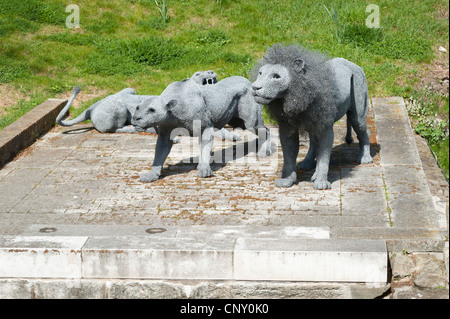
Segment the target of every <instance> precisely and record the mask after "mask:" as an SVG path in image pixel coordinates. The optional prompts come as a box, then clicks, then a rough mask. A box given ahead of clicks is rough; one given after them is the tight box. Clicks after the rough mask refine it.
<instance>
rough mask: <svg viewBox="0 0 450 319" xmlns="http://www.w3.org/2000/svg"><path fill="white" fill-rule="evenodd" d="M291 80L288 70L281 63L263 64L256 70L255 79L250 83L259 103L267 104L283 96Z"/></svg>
mask: <svg viewBox="0 0 450 319" xmlns="http://www.w3.org/2000/svg"><path fill="white" fill-rule="evenodd" d="M290 82H291V77H290V75H289V70H288V69H287V68H286V67H285V66H283V65H281V64H265V65H263V66H262V67H261V68H260V69H259V72H258V77H257V78H256V81H255V82H253V83H252V88H253V96H254V97H255V101H256V102H257V103H260V104H269V103H270V102H272V101H273V100H275V99H278V98H281V97H283V96H284V95H285V94H286V92H287V90H288V88H289V84H290Z"/></svg>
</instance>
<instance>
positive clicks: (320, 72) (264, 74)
mask: <svg viewBox="0 0 450 319" xmlns="http://www.w3.org/2000/svg"><path fill="white" fill-rule="evenodd" d="M256 72H257V74H255V75H254V77H256V81H254V82H253V84H252V87H253V94H254V98H255V101H256V102H258V103H260V104H266V105H267V106H268V111H269V112H270V113H271V114H272V115H273V116H274V117H275V118H276V119H277V121H278V123H279V134H280V142H281V147H282V151H283V158H284V159H283V170H282V176H281V177H282V178H280V179H277V180H276V181H275V184H276V185H277V186H279V187H290V186H292V184H293V183H294V182H295V181H296V179H297V173H296V159H297V156H298V152H299V130H306V131H307V132H308V134H309V139H310V147H309V149H308V153H307V155H306V157H305V159H304V160H303V161H302V162H300V163H299V164H298V168H299V169H303V170H310V169H312V168H313V167H314V160H315V159H316V157H317V165H316V171H315V172H314V175H313V176H312V179H311V180H312V181H313V182H314V188H315V189H328V188H331V184H330V182H329V181H328V180H327V176H328V167H329V162H330V155H331V149H332V146H333V141H334V132H333V125H334V123H335V122H336V121H337V120H339V119H340V118H341V117H343V116H344V115H345V114H347V135H346V141H347V143H351V142H352V137H351V129H352V127H353V129H354V130H355V132H356V134H357V137H358V141H359V145H360V148H361V153H360V156H359V162H360V163H371V162H372V157H371V155H370V142H369V137H368V134H367V129H366V128H367V122H366V116H367V109H368V106H369V94H368V89H367V83H366V77H365V74H364V71H363V70H362V69H361V67H359V66H357V65H356V64H354V63H352V62H349V61H347V60H345V59H342V58H334V59H331V60H328V59H327V58H326V57H325V56H324V55H322V54H319V53H316V52H312V51H308V50H306V49H304V48H302V47H299V46H282V45H274V46H273V47H272V48H269V49H268V50H267V52H266V54H265V55H264V56H263V59H262V61H260V63H259V64H258V65H257V66H256V67H255V70H254V73H256Z"/></svg>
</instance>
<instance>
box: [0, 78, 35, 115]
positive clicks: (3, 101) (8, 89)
mask: <svg viewBox="0 0 450 319" xmlns="http://www.w3.org/2000/svg"><path fill="white" fill-rule="evenodd" d="M29 99H30V98H29V97H28V96H26V95H25V94H23V93H22V92H20V91H18V90H16V89H15V88H14V87H13V86H11V85H8V84H0V117H2V116H3V115H4V114H5V113H6V108H8V107H11V106H14V105H16V104H17V102H18V101H20V100H29Z"/></svg>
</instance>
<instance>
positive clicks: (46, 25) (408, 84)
mask: <svg viewBox="0 0 450 319" xmlns="http://www.w3.org/2000/svg"><path fill="white" fill-rule="evenodd" d="M160 2H161V1H160ZM166 3H168V11H167V15H168V18H167V21H164V20H163V18H162V15H161V14H160V11H159V9H158V8H157V6H156V5H155V2H154V1H153V0H80V1H78V2H77V4H78V5H79V8H80V28H79V29H68V28H67V27H66V26H65V19H66V17H67V16H68V15H69V13H66V12H65V8H66V5H67V4H68V2H67V1H63V0H1V1H0V85H1V84H2V83H7V84H8V85H9V86H11V87H12V88H13V89H15V90H20V91H21V92H24V93H26V94H27V95H28V96H32V97H33V100H36V101H38V100H39V101H42V100H45V99H47V98H51V97H55V95H57V94H60V93H63V92H68V91H70V90H71V89H72V88H73V87H74V86H75V85H81V86H82V88H96V89H102V90H103V91H105V92H108V93H106V94H110V93H113V92H117V91H119V90H121V89H123V88H125V87H133V88H135V89H136V90H137V93H138V94H160V93H161V92H162V90H163V89H164V88H165V87H166V86H167V85H168V84H169V83H171V82H173V81H175V80H180V79H183V78H186V77H189V76H191V75H192V74H193V73H194V72H195V71H197V70H208V69H212V70H215V71H216V73H217V74H218V76H219V78H224V77H227V76H232V75H242V76H248V75H249V71H250V70H251V68H252V66H253V65H254V64H255V63H256V61H257V60H258V59H260V58H261V57H262V55H263V54H264V52H265V50H266V49H267V47H268V46H271V45H272V44H274V43H279V42H281V43H286V44H302V45H304V46H306V47H308V48H310V49H314V50H319V51H321V52H323V53H326V54H328V55H329V56H332V57H334V56H340V57H344V58H347V59H349V60H351V61H353V62H355V63H357V64H359V65H360V66H361V67H362V68H363V69H364V70H365V72H366V76H367V79H368V85H369V92H370V95H371V96H392V95H401V96H403V95H405V94H406V95H408V96H410V95H414V94H416V93H417V89H416V88H417V87H418V86H419V83H420V78H421V73H420V72H421V70H422V69H423V67H424V66H427V65H432V64H433V62H434V61H435V60H436V58H437V57H436V53H435V52H436V48H437V47H438V46H439V45H444V46H446V47H447V49H448V37H449V32H448V27H449V22H448V19H447V18H445V17H444V16H443V15H442V14H440V12H445V11H447V12H448V8H449V4H448V2H447V1H444V0H425V1H409V0H397V1H387V0H384V1H378V2H377V3H376V4H377V5H378V6H379V8H380V28H379V29H369V28H367V27H366V25H365V20H366V18H367V16H368V15H369V13H366V12H365V8H366V6H367V5H368V4H370V3H373V1H360V0H350V1H344V0H336V1H331V0H325V1H323V2H316V1H307V0H287V1H275V0H268V1H256V0H245V1H244V0H243V1H231V0H222V1H218V0H185V1H176V0H172V1H166ZM325 6H326V7H327V8H329V9H330V8H332V7H333V8H335V9H336V13H337V14H338V18H339V23H340V27H339V26H337V25H336V24H334V23H333V20H332V19H331V18H330V16H329V14H328V12H327V10H326V9H325ZM337 27H339V28H340V29H336V28H337ZM336 31H339V32H338V33H337V32H336ZM337 35H338V36H337ZM338 37H339V38H338ZM81 94H83V91H82V92H81ZM98 98H100V97H98ZM98 98H96V99H98ZM96 99H92V100H90V101H87V102H85V103H83V105H82V109H83V108H86V107H88V106H89V105H91V104H92V103H93V102H94V101H95V100H96ZM20 103H22V104H23V102H20ZM20 103H19V102H18V104H17V105H16V106H12V107H11V108H9V109H8V110H7V112H6V115H5V116H4V117H3V118H2V119H1V121H0V129H1V128H2V127H4V126H6V125H8V124H9V123H11V122H12V121H14V120H15V118H16V117H17V116H19V114H20V113H21V112H16V111H15V110H16V109H23V105H22V106H21V105H20ZM30 105H32V104H30ZM77 112H79V111H77ZM447 118H448V112H447ZM447 158H448V156H447Z"/></svg>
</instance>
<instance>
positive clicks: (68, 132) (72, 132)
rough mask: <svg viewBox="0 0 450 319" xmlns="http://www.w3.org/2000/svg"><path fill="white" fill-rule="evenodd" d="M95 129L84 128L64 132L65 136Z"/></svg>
mask: <svg viewBox="0 0 450 319" xmlns="http://www.w3.org/2000/svg"><path fill="white" fill-rule="evenodd" d="M94 129H95V127H93V126H91V127H82V128H76V129H73V130H68V131H64V132H62V133H63V134H82V133H86V132H89V131H92V130H94Z"/></svg>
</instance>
